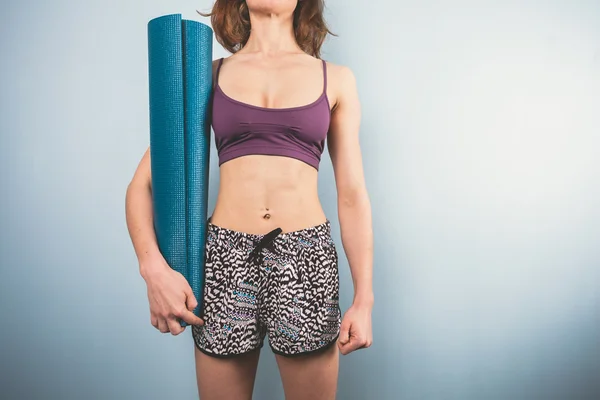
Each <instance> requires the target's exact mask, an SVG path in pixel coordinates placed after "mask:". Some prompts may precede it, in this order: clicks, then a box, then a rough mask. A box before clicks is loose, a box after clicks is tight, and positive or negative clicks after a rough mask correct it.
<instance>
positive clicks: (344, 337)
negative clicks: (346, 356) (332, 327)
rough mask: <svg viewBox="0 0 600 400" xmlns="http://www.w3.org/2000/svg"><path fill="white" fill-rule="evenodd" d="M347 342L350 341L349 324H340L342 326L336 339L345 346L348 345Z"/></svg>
mask: <svg viewBox="0 0 600 400" xmlns="http://www.w3.org/2000/svg"><path fill="white" fill-rule="evenodd" d="M349 340H350V324H344V323H342V326H341V327H340V336H339V338H338V341H339V342H340V343H341V344H346V343H348V341H349Z"/></svg>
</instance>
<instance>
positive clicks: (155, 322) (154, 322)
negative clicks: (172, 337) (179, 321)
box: [150, 314, 158, 329]
mask: <svg viewBox="0 0 600 400" xmlns="http://www.w3.org/2000/svg"><path fill="white" fill-rule="evenodd" d="M150 323H151V324H152V326H153V327H155V328H156V329H158V318H157V317H156V315H154V314H152V315H150Z"/></svg>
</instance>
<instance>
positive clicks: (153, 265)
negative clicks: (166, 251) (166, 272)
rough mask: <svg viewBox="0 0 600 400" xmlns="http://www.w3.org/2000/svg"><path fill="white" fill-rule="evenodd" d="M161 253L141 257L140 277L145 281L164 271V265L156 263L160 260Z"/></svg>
mask: <svg viewBox="0 0 600 400" xmlns="http://www.w3.org/2000/svg"><path fill="white" fill-rule="evenodd" d="M159 255H160V253H156V252H150V251H148V252H145V253H144V254H143V256H141V257H139V259H138V260H139V268H140V275H141V276H142V278H143V279H144V280H147V279H148V278H149V277H151V276H153V275H154V274H156V272H159V271H161V270H162V269H164V265H163V264H162V263H160V262H156V261H155V260H157V259H159V257H158V256H159Z"/></svg>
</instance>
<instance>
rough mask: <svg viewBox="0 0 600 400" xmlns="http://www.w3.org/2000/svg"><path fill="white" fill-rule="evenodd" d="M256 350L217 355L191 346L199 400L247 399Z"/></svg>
mask: <svg viewBox="0 0 600 400" xmlns="http://www.w3.org/2000/svg"><path fill="white" fill-rule="evenodd" d="M259 355H260V349H257V350H254V351H251V352H248V353H245V354H242V355H236V356H232V357H226V358H218V357H214V356H209V355H206V354H204V353H202V352H201V351H200V350H198V348H197V347H196V348H195V357H196V379H197V382H198V394H199V396H200V398H201V399H202V400H251V399H252V391H253V389H254V379H255V377H256V369H257V365H258V359H259Z"/></svg>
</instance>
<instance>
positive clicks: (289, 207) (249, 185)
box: [210, 155, 327, 235]
mask: <svg viewBox="0 0 600 400" xmlns="http://www.w3.org/2000/svg"><path fill="white" fill-rule="evenodd" d="M220 170H221V171H220V183H219V194H218V196H217V204H216V206H215V210H214V212H213V214H212V217H211V221H210V222H211V223H213V224H215V225H217V226H220V227H223V228H227V229H231V230H234V231H239V232H246V233H252V234H260V235H262V234H265V233H267V232H269V231H271V230H273V229H275V228H281V229H282V230H283V232H293V231H297V230H300V229H304V228H308V227H312V226H315V225H319V224H322V223H324V222H325V221H326V220H327V217H326V216H325V212H324V211H323V209H322V207H321V203H320V201H319V196H318V190H317V183H318V181H317V173H318V172H317V170H316V169H315V168H313V167H312V166H310V165H308V164H306V163H305V162H303V161H300V160H296V159H294V158H290V157H280V156H265V155H249V156H243V157H238V158H235V159H233V160H229V161H227V162H225V163H223V164H221V167H220Z"/></svg>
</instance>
